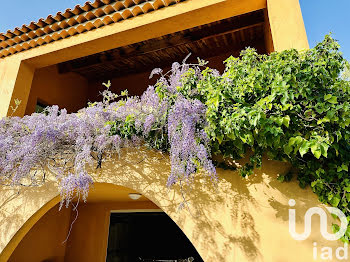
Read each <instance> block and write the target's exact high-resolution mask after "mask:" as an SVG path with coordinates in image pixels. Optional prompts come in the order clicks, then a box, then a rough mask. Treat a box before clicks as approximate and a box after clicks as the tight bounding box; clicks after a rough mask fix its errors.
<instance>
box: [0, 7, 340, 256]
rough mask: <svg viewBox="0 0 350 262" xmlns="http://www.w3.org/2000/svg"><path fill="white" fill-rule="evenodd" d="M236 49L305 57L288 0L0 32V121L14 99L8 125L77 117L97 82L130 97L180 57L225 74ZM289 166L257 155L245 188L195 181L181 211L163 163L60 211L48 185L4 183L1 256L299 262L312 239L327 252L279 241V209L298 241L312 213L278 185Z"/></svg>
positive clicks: (122, 165) (152, 156) (116, 13)
mask: <svg viewBox="0 0 350 262" xmlns="http://www.w3.org/2000/svg"><path fill="white" fill-rule="evenodd" d="M247 46H250V47H254V48H256V49H257V50H258V52H259V53H264V54H268V53H271V52H273V51H282V50H284V49H289V48H296V49H299V50H302V49H307V48H308V41H307V37H306V32H305V28H304V23H303V19H302V14H301V10H300V7H299V2H298V0H96V1H95V2H93V3H90V2H87V3H86V4H85V5H83V6H76V7H74V8H73V9H67V10H66V11H64V12H59V13H57V14H56V15H49V16H48V17H47V18H46V19H40V20H39V21H37V22H32V23H31V24H30V25H23V26H22V27H19V28H15V29H14V30H9V31H8V32H6V33H3V34H0V117H6V116H9V115H11V106H14V101H15V99H20V100H21V101H22V102H21V104H20V106H19V108H18V109H17V111H16V112H15V115H17V116H24V115H27V114H31V113H33V112H35V111H38V110H40V109H41V108H43V107H45V106H50V105H58V106H59V107H60V108H66V109H67V110H68V112H76V111H77V110H79V109H81V108H83V107H85V106H86V105H87V103H88V101H95V100H98V99H100V98H99V93H100V92H101V91H102V88H103V86H102V83H103V82H106V81H107V80H111V83H112V89H113V90H114V91H116V92H119V91H121V90H124V89H128V90H129V93H130V94H132V95H140V94H141V93H142V92H143V91H144V90H145V89H146V88H147V86H148V85H149V84H152V83H153V82H152V81H154V80H152V79H151V80H150V79H149V77H148V76H149V74H150V72H151V70H152V69H153V68H155V67H164V68H167V67H169V66H170V65H171V63H172V62H174V61H181V60H182V59H183V58H184V57H186V56H187V55H188V54H189V53H191V54H192V55H191V57H190V59H196V57H200V58H202V59H205V60H207V61H209V66H211V67H215V68H217V69H218V70H222V69H223V64H222V61H223V60H224V59H225V58H227V57H228V56H230V55H234V56H238V55H239V52H240V50H242V49H244V48H245V47H247ZM289 168H290V167H289V166H288V165H287V164H283V163H279V162H276V161H270V160H266V161H265V162H264V164H263V167H262V169H261V170H257V171H256V172H255V175H253V176H251V177H250V178H249V179H242V178H241V177H239V175H237V173H235V172H232V171H228V170H221V169H219V170H218V175H219V177H220V181H219V183H218V187H217V188H216V187H213V186H212V185H211V184H210V181H207V180H206V179H205V178H200V179H197V180H196V181H195V182H194V185H193V186H191V188H189V189H188V194H187V198H186V202H185V203H184V202H183V198H182V195H181V194H180V190H179V187H178V186H175V187H174V188H173V189H172V190H169V189H168V188H167V187H166V178H167V176H168V173H169V170H170V168H169V159H168V158H167V157H166V156H163V155H162V154H161V153H157V152H153V151H147V150H135V151H129V152H127V153H126V154H125V155H124V156H122V157H121V158H119V159H116V160H114V161H109V162H108V163H105V164H104V166H103V167H102V169H101V170H97V171H94V172H96V174H94V177H95V185H94V188H93V189H92V190H91V192H90V194H89V198H88V201H87V202H86V203H79V206H78V207H77V208H75V206H71V207H69V208H63V209H62V210H60V211H59V210H58V205H59V202H60V197H59V196H58V190H57V185H56V183H55V181H50V180H49V181H47V183H46V184H45V185H43V186H40V187H33V188H21V189H20V190H19V191H18V190H16V189H13V188H7V187H4V186H2V187H0V192H1V193H0V261H1V262H2V261H14V262H21V261H25V262H32V261H33V262H34V261H52V262H53V261H57V262H60V261H133V260H132V259H135V254H136V253H137V252H140V253H137V254H143V255H142V257H139V258H140V259H143V260H140V261H152V260H147V259H157V258H158V259H163V260H164V259H168V260H169V259H173V260H175V259H180V258H181V259H188V258H189V257H193V258H194V259H195V260H194V261H200V260H203V261H206V262H233V261H268V262H277V261H284V262H287V261H305V262H306V261H307V262H309V261H311V260H312V259H313V255H314V253H313V252H314V249H313V248H314V242H315V241H316V240H317V244H318V246H319V247H320V246H325V245H329V243H328V242H326V241H325V240H324V239H322V237H320V234H319V231H317V230H314V231H313V233H312V235H311V237H310V238H309V239H307V240H305V241H302V242H300V241H296V240H294V239H293V238H292V237H291V235H290V234H289V223H288V218H289V217H288V214H289V209H291V208H294V209H295V210H296V214H297V220H296V224H297V230H298V232H302V231H303V229H304V222H303V221H304V220H303V218H304V214H305V212H306V210H307V209H308V208H310V207H313V206H318V205H319V202H318V200H317V197H316V196H315V195H314V194H313V193H312V192H311V190H310V189H305V190H303V189H301V188H299V187H298V185H297V183H296V182H295V181H294V182H291V184H292V185H291V184H288V185H286V184H282V183H279V182H278V181H277V180H276V177H277V176H278V175H279V174H283V173H285V172H287V171H288V169H289ZM290 199H295V200H296V206H295V207H291V206H289V205H288V201H289V200H290ZM181 203H182V205H180V204H181ZM179 207H181V208H179ZM329 221H330V220H329ZM313 222H314V224H313V228H315V229H317V228H319V225H320V223H319V221H313ZM175 224H176V225H175ZM140 225H141V226H140ZM174 225H175V226H174ZM164 234H165V235H164ZM176 239H180V240H181V241H180V243H182V245H180V246H179V245H178V243H179V241H176ZM338 244H339V243H336V242H335V243H333V242H332V245H333V246H332V247H336V246H337V245H338ZM167 254H169V255H171V256H172V258H164V257H165V256H166V255H167ZM157 256H158V257H157ZM159 261H161V260H159ZM164 261H165V260H164ZM169 261H170V260H169ZM188 261H190V260H188Z"/></svg>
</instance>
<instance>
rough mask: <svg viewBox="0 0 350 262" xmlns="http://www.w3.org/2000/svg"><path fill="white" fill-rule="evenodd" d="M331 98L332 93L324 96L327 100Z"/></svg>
mask: <svg viewBox="0 0 350 262" xmlns="http://www.w3.org/2000/svg"><path fill="white" fill-rule="evenodd" d="M331 98H332V95H331V94H327V95H324V97H323V99H324V100H325V101H328V100H329V99H331Z"/></svg>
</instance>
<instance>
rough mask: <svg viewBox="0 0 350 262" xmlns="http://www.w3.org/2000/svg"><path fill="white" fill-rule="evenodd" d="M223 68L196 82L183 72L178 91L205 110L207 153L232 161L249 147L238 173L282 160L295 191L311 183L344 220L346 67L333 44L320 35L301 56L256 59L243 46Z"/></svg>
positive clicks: (289, 53) (348, 177) (349, 191)
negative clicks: (294, 181)
mask: <svg viewBox="0 0 350 262" xmlns="http://www.w3.org/2000/svg"><path fill="white" fill-rule="evenodd" d="M225 65H226V68H225V72H224V73H223V74H222V75H219V76H217V75H215V74H213V73H212V70H211V69H209V68H207V69H205V70H203V71H202V72H201V76H200V77H198V74H196V72H195V70H194V69H192V70H189V71H188V72H187V74H186V75H185V76H184V78H183V79H182V82H183V85H182V86H181V87H179V91H180V92H181V93H182V94H183V95H184V96H185V97H191V98H196V99H199V100H200V101H202V102H203V103H204V104H205V105H206V106H207V112H206V117H207V121H208V123H209V124H208V126H207V127H206V132H207V134H208V135H209V137H210V139H211V149H212V153H214V154H222V155H224V156H225V157H229V158H233V159H239V158H241V157H243V156H244V155H245V154H246V153H247V152H248V151H249V150H252V151H253V155H252V156H251V157H250V162H249V163H248V164H246V165H245V167H244V168H242V169H241V174H242V176H247V175H249V174H251V173H252V171H253V169H254V168H257V167H260V166H261V162H262V156H263V154H265V153H266V154H267V155H268V157H269V158H271V159H275V160H281V161H288V162H290V163H291V164H292V165H293V166H294V167H296V168H297V170H298V172H297V173H298V174H297V179H298V180H299V182H300V186H301V187H306V186H308V185H309V186H311V188H312V190H313V191H314V192H315V193H316V194H317V195H318V197H319V199H320V201H321V202H322V203H327V204H330V205H332V206H334V207H338V208H340V209H341V210H342V211H343V212H344V213H345V214H347V217H348V220H350V209H349V208H350V174H349V164H350V140H349V139H350V129H349V125H350V82H349V79H347V77H341V75H342V72H347V71H346V70H347V68H348V67H349V64H348V62H347V61H346V60H345V59H344V58H343V56H342V54H341V53H340V51H339V44H338V43H337V42H336V41H335V40H334V39H332V37H331V36H330V35H327V36H326V37H325V39H324V40H323V42H321V43H319V44H318V45H316V47H314V48H312V49H310V50H307V51H302V52H299V51H297V50H295V49H291V50H286V51H283V52H274V53H272V54H271V55H259V54H258V53H257V52H256V51H255V50H254V49H246V50H244V51H243V52H242V53H241V57H240V58H234V57H230V58H228V59H227V60H226V61H225ZM343 75H344V76H346V73H344V74H343ZM290 179H291V174H286V175H284V176H281V177H280V178H279V180H281V181H284V180H286V181H288V180H290ZM349 238H350V230H348V231H347V233H346V235H345V237H344V239H345V240H348V239H349Z"/></svg>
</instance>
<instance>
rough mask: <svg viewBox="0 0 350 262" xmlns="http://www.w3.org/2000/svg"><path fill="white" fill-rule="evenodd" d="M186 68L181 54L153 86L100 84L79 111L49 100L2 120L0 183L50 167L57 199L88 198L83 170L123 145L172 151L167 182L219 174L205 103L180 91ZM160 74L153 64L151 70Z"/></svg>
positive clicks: (35, 182)
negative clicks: (139, 89)
mask: <svg viewBox="0 0 350 262" xmlns="http://www.w3.org/2000/svg"><path fill="white" fill-rule="evenodd" d="M188 69H189V65H187V64H186V63H185V61H184V62H183V63H182V64H181V65H180V64H178V63H174V65H173V68H172V70H171V72H169V73H168V74H167V75H166V76H164V75H162V76H161V77H160V80H159V82H158V87H159V86H160V85H162V88H163V92H169V93H171V94H172V95H171V96H167V97H165V96H162V97H161V95H160V93H159V92H156V90H155V87H153V86H150V87H149V88H148V89H147V90H146V91H145V92H144V94H143V95H142V96H141V97H136V96H135V97H129V96H128V94H127V91H124V92H122V94H121V95H117V94H114V93H112V92H111V91H110V90H109V88H110V83H108V84H105V85H106V90H105V91H104V92H103V93H102V95H103V101H101V102H96V103H92V104H90V105H89V106H88V107H86V108H84V109H81V110H80V111H79V112H77V113H71V114H68V113H67V111H66V110H65V109H61V110H60V109H59V108H58V106H52V107H48V108H46V109H45V111H44V112H42V113H33V114H32V115H30V116H24V117H23V118H20V117H7V118H3V119H1V120H0V184H2V185H7V186H26V187H29V186H39V185H41V184H42V183H44V182H45V181H46V176H47V174H48V172H49V173H50V174H54V177H55V178H56V179H57V181H58V182H59V184H60V190H61V191H60V192H61V197H62V203H61V205H63V204H66V205H67V206H68V205H69V204H70V203H71V201H73V199H80V198H81V199H83V200H86V197H87V195H88V192H89V189H90V187H91V185H92V184H93V179H92V177H91V176H90V175H89V173H88V170H89V169H91V168H99V167H101V166H102V163H103V162H104V161H106V160H107V159H109V158H110V157H112V156H114V155H115V154H118V153H119V152H120V149H121V148H123V147H134V146H138V145H140V143H141V144H142V143H143V144H146V145H147V146H149V147H151V148H156V149H159V150H162V151H165V152H169V153H170V159H171V173H170V175H169V179H168V183H167V184H168V186H171V185H173V184H175V183H176V182H178V181H179V180H183V181H187V182H190V180H191V179H192V178H193V175H194V174H195V173H196V172H197V170H198V169H204V170H205V171H206V172H207V173H208V174H209V175H210V176H211V177H212V178H213V179H216V171H215V167H214V165H213V163H212V161H211V160H210V149H209V139H208V136H207V135H206V133H205V132H204V128H205V127H206V125H207V123H206V120H205V112H206V106H205V105H204V104H203V103H201V102H200V101H199V100H197V99H189V98H185V97H184V96H182V95H181V94H180V93H178V92H177V89H176V87H177V86H179V85H181V76H182V75H183V73H184V72H186V71H187V70H188ZM155 74H162V72H161V70H160V69H155V70H153V71H152V74H151V77H152V76H153V75H155Z"/></svg>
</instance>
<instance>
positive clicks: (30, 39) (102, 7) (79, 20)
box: [0, 0, 186, 58]
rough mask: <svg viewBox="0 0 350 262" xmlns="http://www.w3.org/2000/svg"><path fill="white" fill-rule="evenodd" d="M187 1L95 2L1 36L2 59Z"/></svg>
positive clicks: (131, 0)
mask: <svg viewBox="0 0 350 262" xmlns="http://www.w3.org/2000/svg"><path fill="white" fill-rule="evenodd" d="M183 1H186V0H95V2H93V3H91V2H86V3H85V4H84V5H76V6H75V7H74V9H66V10H65V11H64V12H58V13H57V14H56V15H49V16H48V17H47V18H45V19H44V18H41V19H39V21H37V22H31V23H30V24H29V25H22V27H20V28H19V27H16V28H15V29H14V30H8V31H7V32H6V33H0V58H2V57H5V56H9V55H12V54H15V53H18V52H22V51H25V50H28V49H31V48H34V47H37V46H41V45H44V44H48V43H51V42H53V41H57V40H60V39H64V38H67V37H70V36H73V35H76V34H81V33H83V32H86V31H91V30H94V29H96V28H99V27H102V26H105V25H109V24H112V23H116V22H118V21H120V20H125V19H130V18H132V17H135V16H138V15H140V14H145V13H149V12H152V11H155V10H158V9H160V8H163V7H166V6H169V5H173V4H177V3H179V2H183Z"/></svg>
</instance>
